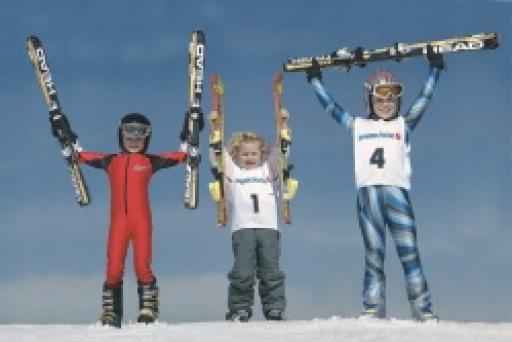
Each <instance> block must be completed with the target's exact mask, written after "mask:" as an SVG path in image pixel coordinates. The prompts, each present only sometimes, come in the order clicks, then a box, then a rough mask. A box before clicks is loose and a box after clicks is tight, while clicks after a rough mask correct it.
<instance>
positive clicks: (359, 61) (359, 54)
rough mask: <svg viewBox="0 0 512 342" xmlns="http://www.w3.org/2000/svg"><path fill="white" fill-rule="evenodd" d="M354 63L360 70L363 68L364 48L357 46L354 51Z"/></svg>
mask: <svg viewBox="0 0 512 342" xmlns="http://www.w3.org/2000/svg"><path fill="white" fill-rule="evenodd" d="M354 62H355V63H356V65H357V66H358V67H360V68H364V67H365V66H366V63H365V62H364V48H363V47H362V46H358V47H357V48H356V49H355V50H354Z"/></svg>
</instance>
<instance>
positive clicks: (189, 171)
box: [185, 31, 205, 209]
mask: <svg viewBox="0 0 512 342" xmlns="http://www.w3.org/2000/svg"><path fill="white" fill-rule="evenodd" d="M204 52H205V37H204V33H203V32H202V31H194V32H192V35H191V36H190V43H189V52H188V53H189V55H188V59H189V69H188V70H189V96H188V104H189V109H188V113H187V118H188V119H187V120H188V122H187V130H188V134H187V149H188V150H187V165H186V175H185V207H186V208H188V209H195V208H197V205H198V202H199V186H198V185H199V163H200V161H201V156H200V153H199V131H200V122H201V121H200V117H201V116H202V112H201V95H202V93H203V74H204V62H205V60H204V58H205V56H204Z"/></svg>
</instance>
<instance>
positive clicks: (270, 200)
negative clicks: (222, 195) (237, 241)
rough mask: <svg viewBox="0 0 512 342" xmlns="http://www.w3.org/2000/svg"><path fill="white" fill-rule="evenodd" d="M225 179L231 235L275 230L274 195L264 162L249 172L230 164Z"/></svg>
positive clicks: (270, 176) (267, 167) (269, 175)
mask: <svg viewBox="0 0 512 342" xmlns="http://www.w3.org/2000/svg"><path fill="white" fill-rule="evenodd" d="M230 173H231V174H230V176H229V177H227V178H226V183H227V187H228V191H229V196H228V198H229V201H230V207H231V210H230V212H231V215H232V229H233V231H236V230H239V229H243V228H270V229H277V227H278V226H277V206H276V194H275V192H274V191H275V190H274V186H273V180H272V175H271V173H270V168H269V165H268V163H267V162H264V163H263V164H262V165H261V166H260V167H258V168H256V169H253V170H245V169H241V168H239V167H238V166H237V165H235V164H234V163H233V164H232V169H231V172H230Z"/></svg>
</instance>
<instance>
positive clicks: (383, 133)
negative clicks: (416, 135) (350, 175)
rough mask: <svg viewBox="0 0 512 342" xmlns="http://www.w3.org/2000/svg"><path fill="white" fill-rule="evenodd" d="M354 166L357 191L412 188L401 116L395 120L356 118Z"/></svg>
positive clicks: (408, 149)
mask: <svg viewBox="0 0 512 342" xmlns="http://www.w3.org/2000/svg"><path fill="white" fill-rule="evenodd" d="M353 134H354V166H355V175H356V185H357V187H358V188H360V187H363V186H369V185H393V186H398V187H401V188H404V189H409V188H410V186H411V181H410V178H411V161H410V157H409V153H410V150H411V148H410V145H409V144H408V142H407V141H406V139H407V132H406V125H405V121H404V119H403V117H401V116H399V117H398V118H397V119H395V120H391V121H384V120H372V119H364V118H360V117H358V118H356V119H355V121H354V131H353Z"/></svg>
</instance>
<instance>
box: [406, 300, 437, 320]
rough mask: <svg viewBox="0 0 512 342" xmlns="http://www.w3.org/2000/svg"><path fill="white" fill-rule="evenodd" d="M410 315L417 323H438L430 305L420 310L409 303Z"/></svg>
mask: <svg viewBox="0 0 512 342" xmlns="http://www.w3.org/2000/svg"><path fill="white" fill-rule="evenodd" d="M411 315H412V318H413V319H414V320H415V321H418V322H439V317H437V316H436V315H435V314H434V312H432V305H431V304H430V303H429V304H427V305H425V306H424V307H421V308H420V307H418V306H417V305H415V304H414V303H413V302H411Z"/></svg>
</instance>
